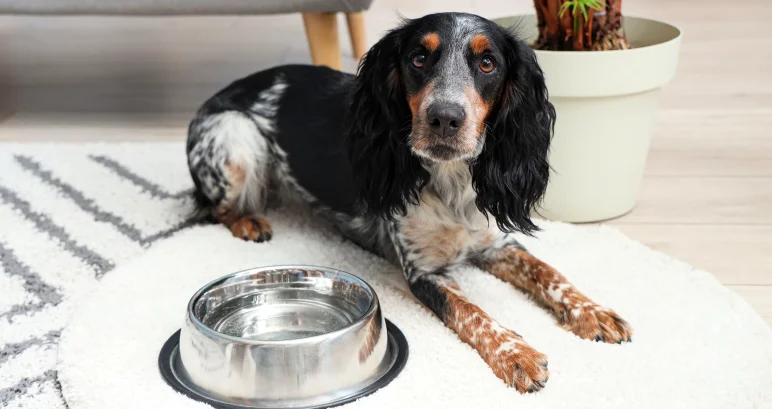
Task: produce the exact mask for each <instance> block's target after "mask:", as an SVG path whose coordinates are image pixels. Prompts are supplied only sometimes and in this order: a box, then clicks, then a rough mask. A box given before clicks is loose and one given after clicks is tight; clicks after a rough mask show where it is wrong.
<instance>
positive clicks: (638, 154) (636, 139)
mask: <svg viewBox="0 0 772 409" xmlns="http://www.w3.org/2000/svg"><path fill="white" fill-rule="evenodd" d="M494 21H495V22H497V23H498V24H501V25H503V26H506V27H512V26H514V27H516V33H517V34H518V35H519V36H520V38H521V39H523V40H525V41H526V42H527V43H528V44H533V42H534V41H535V40H536V38H537V36H538V29H537V22H536V16H535V15H519V16H513V17H504V18H500V19H496V20H494ZM623 26H624V29H625V33H626V35H627V39H628V41H629V42H630V44H631V45H632V47H633V48H632V49H630V50H619V51H540V50H536V51H535V52H536V56H537V59H538V61H539V65H540V66H541V68H542V69H543V70H544V73H545V77H546V82H547V89H548V91H549V95H550V97H549V98H550V101H551V102H552V103H553V104H554V105H555V110H556V111H557V120H556V123H555V135H554V138H553V143H552V147H551V152H550V166H551V167H552V173H551V175H550V182H549V184H548V186H547V193H546V195H545V197H544V200H543V202H542V203H541V205H540V207H539V208H538V209H536V210H535V213H536V214H537V215H539V216H541V217H544V218H547V219H550V220H560V221H566V222H592V221H599V220H606V219H610V218H614V217H617V216H620V215H623V214H625V213H627V212H629V211H630V210H632V209H633V207H634V206H635V203H636V201H637V197H638V192H639V190H640V186H641V180H642V179H643V171H644V168H645V164H646V157H647V155H648V151H649V143H650V141H651V135H652V131H653V127H654V123H655V120H656V113H657V109H658V102H659V101H658V100H659V93H660V89H661V88H662V87H663V86H664V85H665V84H667V83H668V82H670V80H671V79H672V78H673V77H674V76H675V72H676V66H677V63H678V52H679V48H680V45H681V32H680V30H679V29H678V28H676V27H674V26H672V25H669V24H666V23H662V22H659V21H654V20H648V19H644V18H636V17H625V18H624V22H623Z"/></svg>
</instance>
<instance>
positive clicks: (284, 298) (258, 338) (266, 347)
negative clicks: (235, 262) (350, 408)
mask: <svg viewBox="0 0 772 409" xmlns="http://www.w3.org/2000/svg"><path fill="white" fill-rule="evenodd" d="M390 325H391V324H390ZM400 335H401V334H400ZM178 351H179V359H178V360H177V362H176V363H175V362H174V359H175V358H174V357H172V361H173V362H172V364H171V365H172V367H173V368H172V372H174V376H175V377H177V378H179V379H178V380H179V381H180V382H182V383H183V384H185V387H186V388H188V389H190V390H191V391H193V392H194V393H196V394H198V395H202V396H205V397H206V398H207V399H208V400H214V401H216V402H222V403H225V404H230V405H239V406H248V407H261V408H263V407H266V408H267V407H270V408H288V407H292V408H298V407H320V406H325V405H329V404H330V403H334V402H338V401H341V400H345V399H346V398H347V397H350V396H353V395H356V394H357V393H358V392H360V391H362V390H364V389H367V388H369V387H371V386H372V384H373V383H375V382H377V381H378V380H379V379H380V378H382V377H383V376H384V375H385V374H386V373H387V372H389V371H390V370H392V369H393V367H394V366H395V362H396V360H397V355H398V352H399V351H397V350H396V348H395V343H394V342H393V339H392V338H391V337H390V336H389V334H388V331H387V326H386V322H385V319H384V317H383V315H382V313H381V309H380V305H379V302H378V297H377V295H376V294H375V291H374V290H373V289H372V287H370V286H369V285H368V284H367V283H366V282H365V281H363V280H362V279H360V278H358V277H356V276H354V275H351V274H348V273H345V272H343V271H338V270H334V269H330V268H323V267H309V266H280V267H267V268H258V269H252V270H246V271H242V272H238V273H235V274H231V275H228V276H225V277H222V278H220V279H217V280H215V281H213V282H211V283H209V284H207V285H206V286H204V287H203V288H201V289H200V290H199V291H198V292H196V294H195V295H194V296H193V297H192V298H191V300H190V302H189V304H188V309H187V315H186V319H185V325H184V326H183V327H182V329H181V331H180V335H179V349H178ZM167 362H168V361H167ZM403 365H404V364H403ZM400 369H401V368H400Z"/></svg>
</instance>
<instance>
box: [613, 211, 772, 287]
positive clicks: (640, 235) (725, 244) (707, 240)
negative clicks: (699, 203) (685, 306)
mask: <svg viewBox="0 0 772 409" xmlns="http://www.w3.org/2000/svg"><path fill="white" fill-rule="evenodd" d="M610 224H611V225H613V226H614V227H616V228H618V229H619V230H620V231H622V232H623V233H624V234H626V235H627V236H629V237H630V238H632V239H634V240H637V241H640V242H642V243H644V244H646V245H648V246H649V247H651V248H653V249H655V250H658V251H661V252H663V253H666V254H668V255H670V256H672V257H674V258H677V259H680V260H683V261H685V262H687V263H689V264H691V265H693V266H695V267H697V268H699V269H701V270H705V271H709V272H711V273H713V274H714V275H715V276H716V277H717V278H718V279H719V280H720V281H721V282H722V283H724V284H746V285H748V284H766V285H772V251H769V250H770V244H769V240H770V239H771V238H772V226H745V225H683V224H629V223H625V222H624V221H613V222H611V223H610Z"/></svg>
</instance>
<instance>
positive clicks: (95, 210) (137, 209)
mask: <svg viewBox="0 0 772 409" xmlns="http://www.w3.org/2000/svg"><path fill="white" fill-rule="evenodd" d="M191 186H192V182H191V181H190V177H189V176H188V173H187V168H186V162H185V147H184V144H183V143H181V142H180V143H163V144H162V143H152V144H139V143H137V144H126V145H117V144H113V145H104V144H91V145H83V144H61V145H60V144H12V143H1V144H0V408H3V409H10V408H24V409H37V408H40V409H63V408H65V407H66V405H65V403H64V400H63V399H62V396H61V392H60V389H61V388H60V385H59V382H58V381H57V376H56V375H57V374H56V370H55V365H56V355H57V345H58V342H59V337H60V334H61V330H62V329H63V328H64V327H65V325H66V323H67V320H68V319H69V316H70V314H71V312H72V310H73V308H74V305H75V304H76V303H77V302H78V301H79V300H80V299H81V298H82V296H83V295H84V294H88V293H90V292H91V291H94V286H95V285H96V284H97V283H98V282H99V280H100V278H101V277H103V276H105V275H108V274H110V272H111V270H112V269H113V268H114V267H115V266H116V265H120V264H122V263H124V262H125V261H127V260H130V259H132V258H134V257H136V256H138V255H140V254H142V253H143V252H144V251H145V250H146V249H147V248H148V247H149V246H151V245H152V244H153V243H155V242H157V241H159V240H160V239H163V238H164V237H166V236H167V235H169V234H171V233H172V232H174V231H177V230H179V229H180V228H181V227H183V224H184V217H185V215H186V214H187V213H188V212H190V210H191V209H192V206H191V205H192V202H191V201H190V200H189V199H188V196H189V194H188V191H189V189H190V188H191Z"/></svg>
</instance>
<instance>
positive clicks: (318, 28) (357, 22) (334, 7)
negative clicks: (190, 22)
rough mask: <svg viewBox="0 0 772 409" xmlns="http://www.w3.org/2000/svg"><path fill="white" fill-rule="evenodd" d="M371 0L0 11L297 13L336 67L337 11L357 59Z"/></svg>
mask: <svg viewBox="0 0 772 409" xmlns="http://www.w3.org/2000/svg"><path fill="white" fill-rule="evenodd" d="M372 2H373V0H0V14H26V15H34V14H38V15H204V14H209V15H238V14H288V13H302V15H303V23H304V25H305V28H306V36H307V39H308V45H309V48H310V50H311V58H312V60H313V62H314V64H318V65H327V66H330V67H332V68H336V69H340V68H341V54H340V44H339V41H338V28H337V16H336V14H337V13H345V14H346V21H347V22H348V30H349V34H350V37H351V45H352V48H353V53H354V56H355V57H356V58H361V57H362V55H364V53H365V51H366V47H367V46H366V40H365V27H364V11H366V10H367V9H368V8H369V7H370V5H371V4H372Z"/></svg>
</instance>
